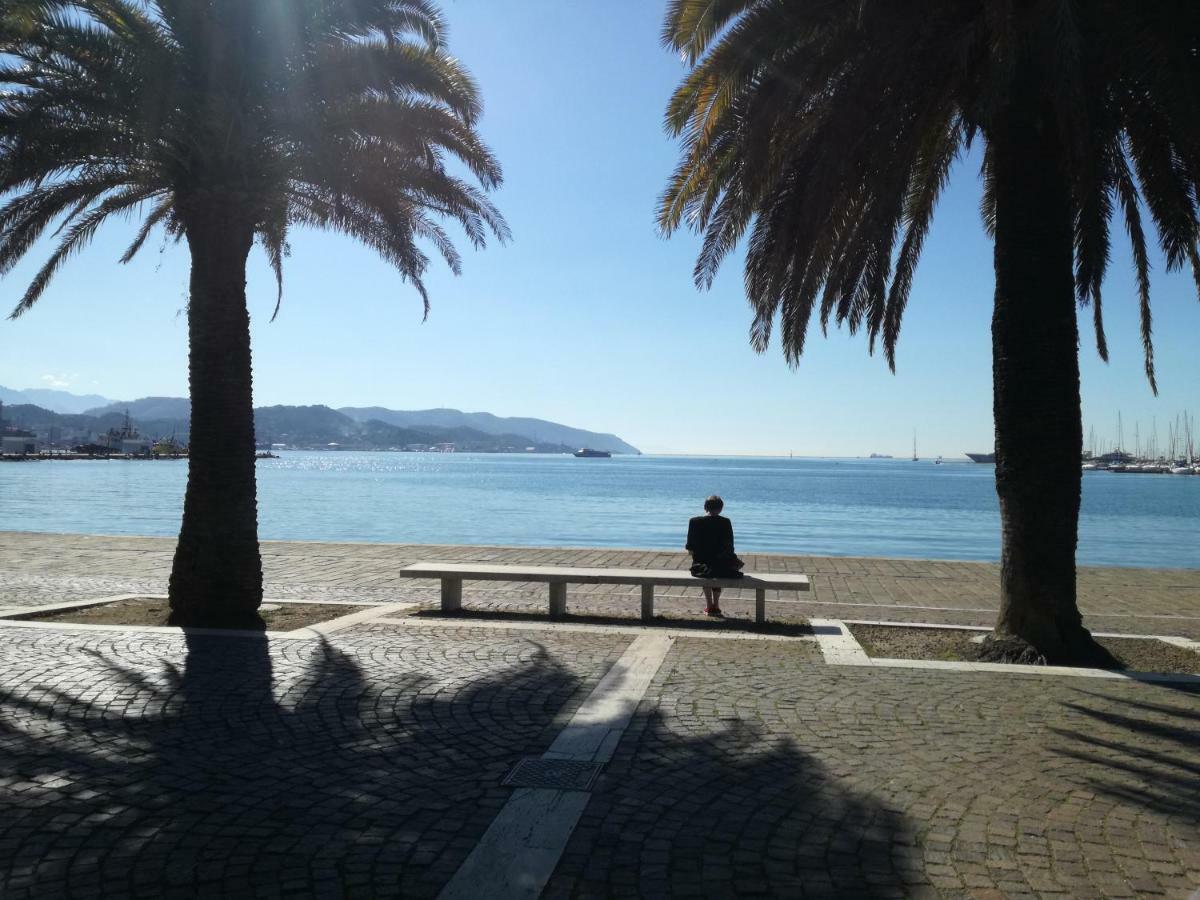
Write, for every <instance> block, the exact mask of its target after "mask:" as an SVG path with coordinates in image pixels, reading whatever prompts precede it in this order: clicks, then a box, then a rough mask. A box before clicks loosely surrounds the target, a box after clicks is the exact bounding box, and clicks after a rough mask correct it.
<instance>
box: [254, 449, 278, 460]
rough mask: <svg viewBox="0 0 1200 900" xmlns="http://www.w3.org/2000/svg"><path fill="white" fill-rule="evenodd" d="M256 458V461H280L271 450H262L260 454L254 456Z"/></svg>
mask: <svg viewBox="0 0 1200 900" xmlns="http://www.w3.org/2000/svg"><path fill="white" fill-rule="evenodd" d="M254 458H255V459H279V457H278V456H276V455H275V454H274V453H272V452H271V451H270V450H260V451H259V452H258V453H255V454H254Z"/></svg>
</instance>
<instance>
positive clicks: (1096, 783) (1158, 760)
mask: <svg viewBox="0 0 1200 900" xmlns="http://www.w3.org/2000/svg"><path fill="white" fill-rule="evenodd" d="M1160 687H1161V688H1162V689H1164V690H1166V689H1167V687H1168V686H1166V685H1163V686H1160ZM1170 687H1171V688H1173V689H1174V690H1173V694H1174V693H1176V692H1177V693H1182V694H1184V695H1190V696H1191V697H1192V698H1194V699H1195V700H1196V701H1200V688H1197V687H1196V686H1194V685H1191V686H1187V687H1183V686H1179V685H1172V686H1170ZM1079 694H1080V699H1079V700H1078V701H1077V702H1071V703H1066V704H1064V706H1066V708H1067V709H1069V710H1071V711H1072V712H1073V713H1077V714H1079V715H1081V716H1083V717H1084V724H1085V725H1086V727H1084V728H1076V729H1065V728H1052V729H1051V730H1052V731H1053V732H1054V733H1055V734H1056V735H1058V736H1059V738H1061V739H1062V740H1063V742H1064V743H1063V744H1061V745H1060V746H1059V747H1058V748H1057V752H1058V753H1059V754H1061V755H1062V756H1065V757H1067V758H1069V759H1073V760H1077V761H1080V762H1085V763H1089V764H1091V765H1092V768H1091V769H1090V771H1094V772H1096V773H1097V774H1096V775H1094V776H1092V777H1091V778H1089V780H1088V785H1089V787H1090V788H1091V789H1092V790H1093V791H1095V792H1096V793H1097V794H1101V795H1104V796H1106V797H1108V798H1110V799H1112V800H1116V801H1118V802H1120V803H1123V804H1125V805H1128V806H1131V807H1132V808H1134V809H1149V810H1153V811H1154V812H1157V813H1160V814H1162V815H1164V816H1169V817H1174V818H1178V820H1179V821H1190V822H1193V823H1195V822H1200V705H1198V704H1197V703H1192V704H1191V705H1190V706H1173V705H1171V704H1170V701H1171V700H1173V699H1177V697H1176V696H1173V695H1172V694H1164V695H1163V697H1162V701H1161V702H1154V701H1150V700H1140V701H1139V700H1133V699H1130V698H1128V697H1123V696H1112V695H1110V694H1107V693H1095V692H1090V691H1079ZM1096 701H1100V702H1099V703H1097V702H1096Z"/></svg>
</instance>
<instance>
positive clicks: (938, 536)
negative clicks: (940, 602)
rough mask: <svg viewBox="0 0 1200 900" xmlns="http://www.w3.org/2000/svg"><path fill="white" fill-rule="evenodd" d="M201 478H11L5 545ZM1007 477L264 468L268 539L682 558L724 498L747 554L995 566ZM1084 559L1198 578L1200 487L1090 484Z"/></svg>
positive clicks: (135, 505)
mask: <svg viewBox="0 0 1200 900" xmlns="http://www.w3.org/2000/svg"><path fill="white" fill-rule="evenodd" d="M186 466H187V463H186V462H184V461H174V462H170V461H165V462H129V461H114V462H104V461H95V462H93V461H86V462H84V461H78V462H76V461H71V462H37V463H17V464H12V463H5V464H0V531H48V532H81V533H92V534H142V535H173V534H175V533H176V532H177V531H178V528H179V516H180V510H181V506H182V498H183V489H184V480H185V477H186ZM992 474H993V472H992V467H991V466H986V465H973V464H969V463H964V464H956V463H948V464H945V465H934V464H933V463H931V462H924V461H922V462H916V463H914V462H910V461H908V460H846V459H731V458H711V459H710V458H697V457H687V458H684V457H652V456H643V457H628V458H622V457H615V458H613V459H575V458H574V457H571V456H561V457H560V456H534V455H532V454H531V455H527V456H522V455H498V454H465V453H464V454H423V453H351V452H346V453H305V452H285V453H283V454H282V458H281V459H278V460H263V461H260V462H259V463H258V478H259V510H260V523H261V526H260V530H261V534H262V536H263V537H264V538H277V539H289V540H330V541H394V542H412V543H448V544H520V545H535V546H546V545H562V546H586V547H605V546H611V547H662V548H671V549H676V548H680V547H681V546H682V544H683V540H684V534H685V532H686V529H687V520H688V517H689V516H692V515H697V514H699V513H700V512H701V509H700V504H701V501H702V500H703V498H704V497H705V496H706V495H708V494H712V493H717V494H721V495H722V496H723V497H724V498H725V502H726V507H725V511H726V514H727V515H728V516H729V517H730V518H731V519H732V520H733V524H734V530H735V532H736V536H737V546H738V548H739V549H740V550H746V551H753V550H759V551H777V552H783V553H810V554H822V555H844V556H903V557H918V558H934V559H969V560H995V559H997V558H998V556H999V549H1000V545H999V513H998V509H997V503H996V494H995V490H994V488H993V482H992ZM1079 561H1080V562H1081V563H1084V564H1092V565H1118V566H1172V567H1187V568H1200V477H1195V476H1193V477H1188V476H1171V475H1119V474H1112V473H1108V472H1085V473H1084V479H1083V513H1082V518H1081V520H1080V528H1079Z"/></svg>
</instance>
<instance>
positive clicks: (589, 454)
mask: <svg viewBox="0 0 1200 900" xmlns="http://www.w3.org/2000/svg"><path fill="white" fill-rule="evenodd" d="M575 455H576V456H578V457H581V458H583V459H609V458H610V457H611V456H612V454H611V453H609V452H608V451H607V450H592V449H590V448H588V447H581V448H580V449H578V450H576V451H575Z"/></svg>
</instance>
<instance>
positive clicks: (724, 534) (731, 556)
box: [687, 494, 745, 616]
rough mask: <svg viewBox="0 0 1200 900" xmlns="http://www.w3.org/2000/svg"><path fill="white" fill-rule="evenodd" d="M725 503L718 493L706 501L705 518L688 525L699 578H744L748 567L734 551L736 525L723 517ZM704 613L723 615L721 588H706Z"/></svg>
mask: <svg viewBox="0 0 1200 900" xmlns="http://www.w3.org/2000/svg"><path fill="white" fill-rule="evenodd" d="M724 508H725V502H724V501H723V500H722V499H721V498H720V497H718V496H716V495H715V494H714V495H713V496H711V497H709V498H708V499H707V500H705V501H704V512H705V515H703V516H696V517H695V518H694V519H691V520H690V521H689V522H688V536H687V549H688V550H689V551H691V554H692V574H693V575H695V576H696V577H697V578H741V577H742V572H741V570H742V567H743V566H744V565H745V563H743V562H742V561H741V560H740V559H738V558H737V554H735V553H734V552H733V524H732V523H731V522H730V521H729V520H728V519H726V518H725V517H724V516H722V515H721V510H722V509H724ZM704 599H705V601H706V604H705V609H704V613H705V615H709V616H722V615H724V613H722V612H721V589H720V588H708V587H706V588H704Z"/></svg>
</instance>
